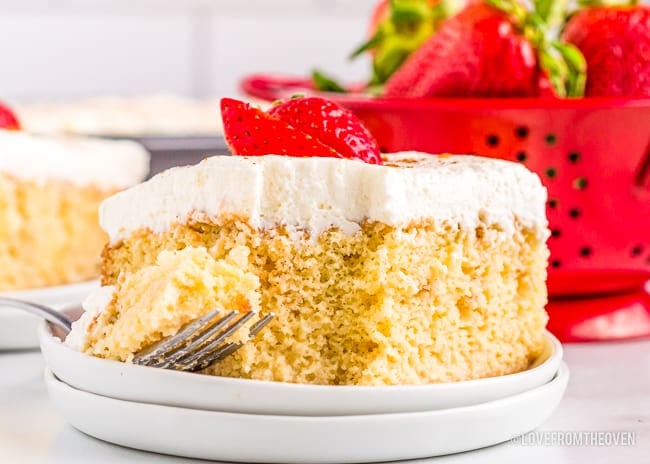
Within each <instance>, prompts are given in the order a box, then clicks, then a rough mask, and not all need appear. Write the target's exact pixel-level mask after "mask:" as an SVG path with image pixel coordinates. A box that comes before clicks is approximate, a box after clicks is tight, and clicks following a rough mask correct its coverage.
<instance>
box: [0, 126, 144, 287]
mask: <svg viewBox="0 0 650 464" xmlns="http://www.w3.org/2000/svg"><path fill="white" fill-rule="evenodd" d="M148 169H149V155H148V153H147V152H146V151H145V150H144V149H143V148H142V147H141V146H140V145H138V144H136V143H133V142H123V141H103V140H102V141H100V140H92V139H85V138H69V137H65V138H63V137H61V138H54V137H39V136H34V135H30V134H27V133H24V132H20V131H8V130H0V291H6V290H20V289H28V288H37V287H48V286H53V285H60V284H67V283H72V282H81V281H86V280H90V279H94V278H97V277H98V275H99V255H100V253H101V249H102V247H103V246H104V244H105V242H106V240H107V236H106V234H105V233H104V232H103V231H102V230H101V228H100V227H99V225H98V215H97V210H98V208H99V204H100V203H101V201H102V200H104V199H105V198H107V197H108V196H110V195H112V194H114V193H115V192H117V191H119V190H121V189H123V188H125V187H129V186H131V185H133V184H136V183H138V182H140V181H141V180H142V179H144V178H145V176H146V175H147V173H148Z"/></svg>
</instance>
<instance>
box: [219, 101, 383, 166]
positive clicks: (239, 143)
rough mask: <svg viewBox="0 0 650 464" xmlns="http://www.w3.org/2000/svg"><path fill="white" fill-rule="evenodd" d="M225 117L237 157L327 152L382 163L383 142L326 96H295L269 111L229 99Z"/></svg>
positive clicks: (225, 103)
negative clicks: (378, 142)
mask: <svg viewBox="0 0 650 464" xmlns="http://www.w3.org/2000/svg"><path fill="white" fill-rule="evenodd" d="M221 116H222V118H223V127H224V134H225V138H226V142H227V143H228V146H229V147H230V150H231V151H232V153H233V155H241V156H261V155H268V154H280V155H290V156H298V157H305V156H325V157H334V158H349V159H358V160H361V161H365V162H366V163H371V164H381V154H380V150H379V146H378V145H377V142H376V140H375V139H374V137H373V136H372V134H370V132H369V131H368V130H367V129H366V128H365V127H364V126H363V124H362V123H361V121H360V120H359V119H358V118H357V117H356V116H354V115H353V114H352V113H350V112H349V111H348V110H346V109H344V108H342V107H340V106H339V105H337V104H336V103H333V102H331V101H329V100H325V99H323V98H318V97H310V98H302V97H300V98H293V99H291V100H288V101H286V102H283V103H278V104H277V105H275V106H274V107H272V108H271V109H270V110H269V111H268V112H264V111H262V110H261V109H259V108H255V107H253V106H251V105H249V104H248V103H245V102H242V101H239V100H234V99H232V98H224V99H222V100H221Z"/></svg>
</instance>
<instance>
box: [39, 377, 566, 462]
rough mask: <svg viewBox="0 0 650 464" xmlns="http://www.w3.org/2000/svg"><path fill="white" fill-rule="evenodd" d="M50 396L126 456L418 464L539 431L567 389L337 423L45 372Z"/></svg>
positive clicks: (560, 380)
mask: <svg viewBox="0 0 650 464" xmlns="http://www.w3.org/2000/svg"><path fill="white" fill-rule="evenodd" d="M45 381H46V384H47V388H48V390H49V393H50V396H51V398H52V400H53V401H54V403H55V404H56V406H57V408H58V409H59V410H60V411H61V412H62V413H63V415H64V416H65V418H66V420H67V421H68V422H69V423H70V424H71V425H72V426H73V427H75V428H77V429H78V430H80V431H82V432H84V433H86V434H88V435H91V436H93V437H95V438H99V439H101V440H104V441H107V442H110V443H115V444H118V445H121V446H126V447H129V448H135V449H140V450H144V451H152V452H156V453H162V454H170V455H174V456H183V457H190V458H199V459H211V460H218V461H230V462H268V463H279V462H283V463H303V464H307V463H330V464H334V463H343V462H347V463H360V462H380V461H394V460H402V459H416V458H424V457H431V456H440V455H445V454H452V453H458V452H463V451H470V450H474V449H478V448H483V447H486V446H491V445H495V444H498V443H502V442H504V441H507V440H510V439H512V438H514V437H516V436H519V435H522V434H524V433H526V432H529V431H531V430H533V429H535V428H537V427H538V426H540V425H542V424H543V423H544V422H546V420H547V419H548V418H549V417H550V416H551V415H552V414H553V412H554V411H555V409H556V408H557V406H558V404H559V403H560V400H561V398H562V395H563V394H564V391H565V389H566V386H567V383H568V381H569V370H568V368H567V366H566V365H565V364H562V366H561V367H560V370H559V371H558V373H557V375H556V376H555V377H554V378H553V380H551V381H550V382H549V383H547V384H545V385H542V386H540V387H537V388H535V389H533V390H530V391H527V392H524V393H520V394H518V395H513V396H510V397H508V398H504V399H500V400H497V401H492V402H488V403H483V404H479V405H474V406H467V407H463V408H455V409H445V410H439V411H428V412H415V413H400V414H375V415H365V416H341V417H299V416H268V415H254V414H236V413H226V412H214V411H203V410H196V409H184V408H175V407H170V406H159V405H155V404H146V403H136V402H129V401H122V400H116V399H112V398H108V397H105V396H99V395H94V394H92V393H87V392H84V391H81V390H77V389H75V388H72V387H70V386H69V385H67V384H65V383H63V382H61V381H60V380H58V379H57V378H56V377H55V376H54V375H53V374H52V373H51V372H50V371H46V372H45Z"/></svg>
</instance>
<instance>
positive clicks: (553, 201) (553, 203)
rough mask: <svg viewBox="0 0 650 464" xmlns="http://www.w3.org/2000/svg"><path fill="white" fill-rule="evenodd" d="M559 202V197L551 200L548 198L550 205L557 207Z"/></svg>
mask: <svg viewBox="0 0 650 464" xmlns="http://www.w3.org/2000/svg"><path fill="white" fill-rule="evenodd" d="M559 203H560V202H559V201H558V200H557V198H551V199H550V200H548V207H549V208H553V209H555V208H557V205H558V204H559Z"/></svg>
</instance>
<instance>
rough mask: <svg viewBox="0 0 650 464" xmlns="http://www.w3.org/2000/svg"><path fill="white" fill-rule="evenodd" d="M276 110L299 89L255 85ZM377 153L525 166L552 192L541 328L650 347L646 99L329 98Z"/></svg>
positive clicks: (280, 81) (295, 84) (270, 81)
mask: <svg viewBox="0 0 650 464" xmlns="http://www.w3.org/2000/svg"><path fill="white" fill-rule="evenodd" d="M241 87H242V90H243V91H244V92H245V93H246V94H248V95H250V96H253V97H256V98H261V99H264V100H268V101H272V100H276V99H281V98H286V97H288V96H289V95H291V94H295V93H314V92H313V91H312V87H311V83H310V81H309V80H307V79H295V78H284V77H275V76H265V75H255V76H249V77H247V78H245V79H244V80H243V81H242V83H241ZM327 98H329V99H331V100H334V101H337V102H338V103H339V104H341V105H343V106H345V107H347V108H348V109H349V110H351V111H353V112H354V113H355V114H356V115H357V116H358V117H359V118H360V119H361V120H362V121H363V122H364V124H365V125H366V127H368V129H369V130H370V131H371V132H372V133H373V134H374V135H375V137H376V138H377V140H378V142H379V145H380V146H381V148H382V151H385V152H393V151H401V150H419V151H424V152H430V153H444V152H449V153H473V154H478V155H483V156H489V157H496V158H504V159H507V160H510V161H514V162H518V163H522V164H524V165H525V166H526V167H528V168H529V169H531V170H532V171H534V172H536V173H537V174H538V175H539V176H540V177H541V178H542V181H543V182H544V184H545V185H546V187H547V189H548V195H549V200H548V204H547V213H548V218H549V223H550V229H551V232H552V236H551V237H550V239H549V247H550V249H551V258H550V268H549V279H548V287H549V294H550V297H551V303H550V304H549V307H548V310H549V313H550V314H551V321H550V323H549V328H550V329H551V330H552V331H554V332H555V333H556V335H558V336H559V337H560V338H562V339H564V340H565V341H577V340H601V339H621V338H631V337H641V336H650V290H649V289H648V288H647V287H645V285H646V282H648V280H649V279H650V99H618V98H617V99H613V98H583V99H571V100H568V99H532V98H530V99H413V98H410V99H385V98H372V97H368V96H364V95H359V94H327Z"/></svg>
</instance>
